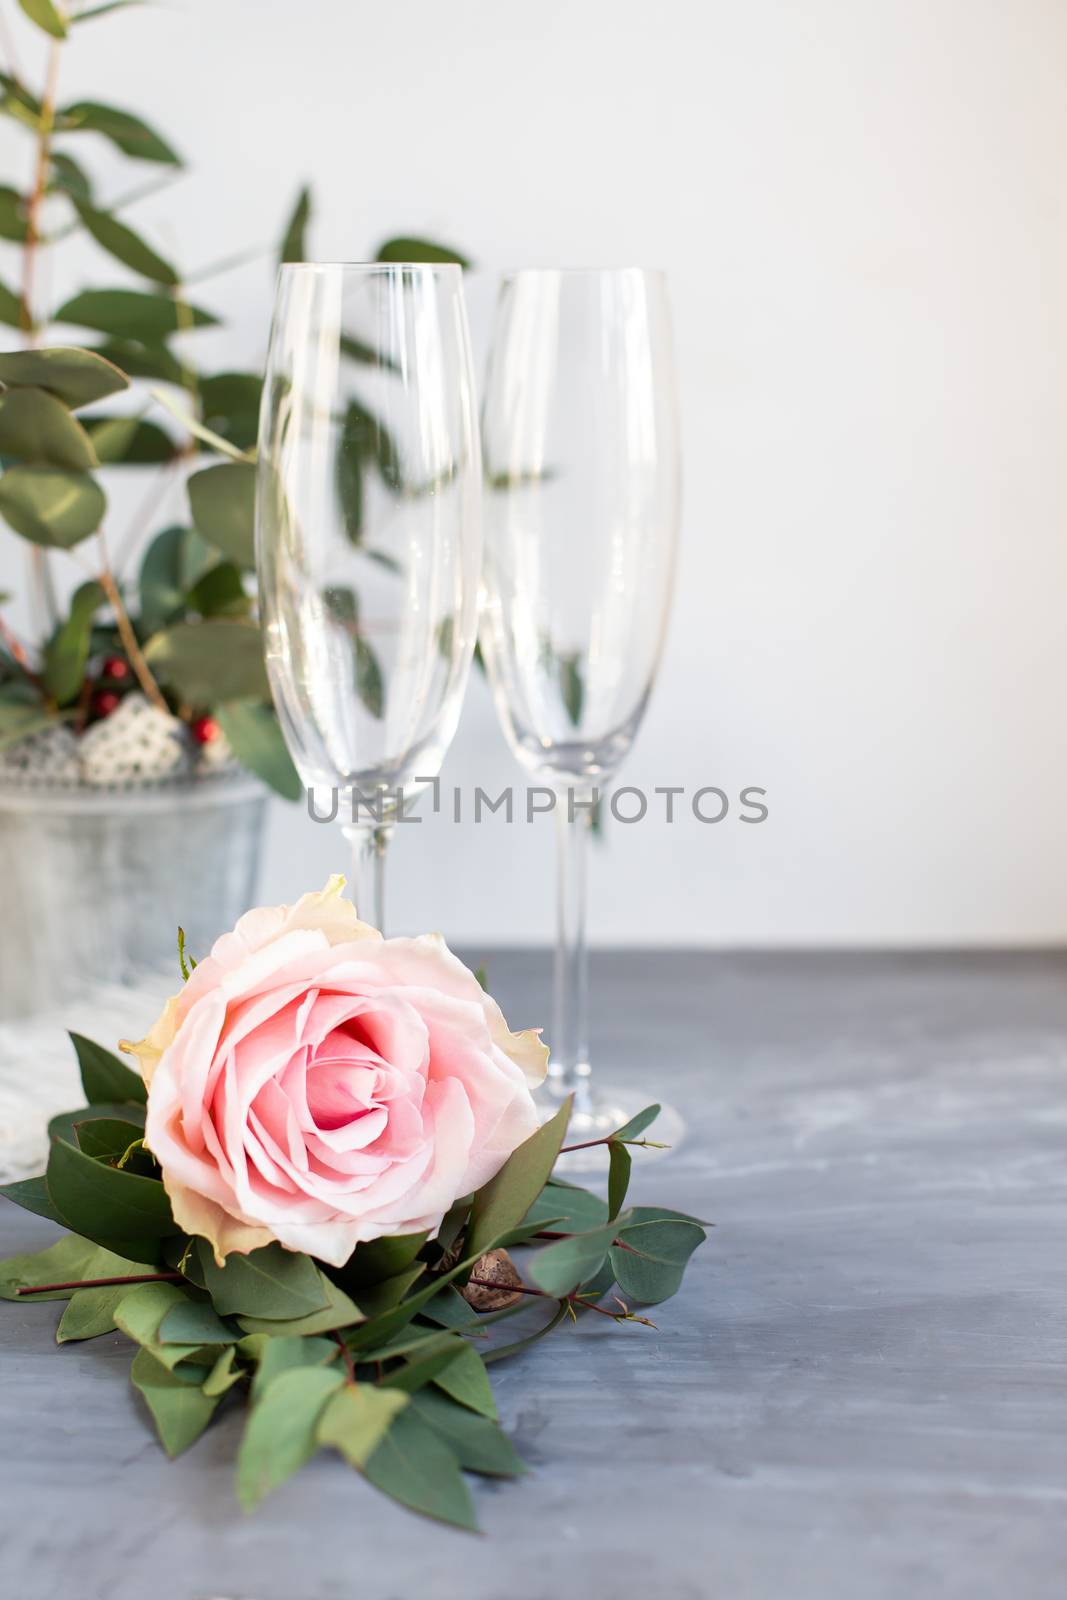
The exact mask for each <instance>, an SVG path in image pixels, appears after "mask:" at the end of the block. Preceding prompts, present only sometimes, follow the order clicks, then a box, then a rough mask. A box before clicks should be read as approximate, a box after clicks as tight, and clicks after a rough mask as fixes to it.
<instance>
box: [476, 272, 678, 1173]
mask: <svg viewBox="0 0 1067 1600" xmlns="http://www.w3.org/2000/svg"><path fill="white" fill-rule="evenodd" d="M482 450H483V456H484V470H485V485H486V496H485V520H486V553H485V562H484V585H485V597H484V610H483V622H482V633H481V638H482V648H483V651H484V654H485V658H486V664H487V668H488V672H489V679H490V683H491V686H492V692H493V698H494V701H495V704H496V709H497V713H498V716H499V718H500V721H501V724H502V725H503V729H504V733H505V736H506V738H507V740H508V743H509V744H510V746H511V748H512V750H513V751H514V753H515V755H516V756H517V757H518V759H519V761H520V762H521V764H522V765H523V767H524V768H525V769H526V771H527V772H528V773H530V774H531V775H532V776H534V777H536V778H537V779H538V780H539V781H540V782H542V783H545V784H547V785H550V786H551V787H552V788H553V789H554V791H555V795H556V808H555V809H556V822H557V828H558V850H559V871H558V902H559V905H558V913H559V927H558V939H557V946H556V961H555V1007H554V1027H553V1031H552V1035H551V1038H550V1040H549V1043H550V1046H551V1051H552V1059H551V1063H550V1066H549V1077H548V1092H549V1096H550V1098H551V1099H553V1100H556V1101H558V1099H559V1098H561V1097H562V1096H564V1095H566V1094H573V1095H574V1097H575V1102H574V1114H573V1116H572V1121H571V1130H570V1137H571V1138H572V1139H574V1138H575V1136H577V1138H578V1139H579V1140H580V1141H584V1140H587V1139H596V1138H597V1137H599V1136H601V1135H602V1134H603V1133H606V1132H610V1131H611V1129H613V1128H616V1127H619V1126H620V1125H621V1124H622V1123H624V1122H625V1121H627V1120H628V1118H629V1117H630V1116H632V1115H633V1113H634V1112H635V1111H636V1110H638V1109H640V1108H641V1107H642V1106H644V1105H646V1104H648V1103H649V1102H651V1101H656V1100H659V1098H660V1094H659V1083H658V1081H657V1078H656V1077H651V1078H650V1080H649V1081H648V1082H646V1083H645V1084H644V1085H642V1086H641V1087H640V1088H639V1089H637V1090H634V1091H631V1090H629V1089H627V1090H625V1091H623V1090H619V1089H617V1088H600V1086H599V1085H597V1086H595V1087H594V1085H593V1084H592V1083H591V1080H590V1070H591V1069H590V1061H589V1047H588V1033H587V992H588V981H587V952H586V942H585V874H586V860H585V858H586V853H587V848H588V843H589V835H590V831H591V828H590V818H591V815H592V810H591V801H592V799H593V796H594V791H596V792H597V793H599V794H601V795H602V794H603V793H604V791H605V789H606V787H607V786H608V784H609V783H610V781H611V779H612V778H613V776H614V774H615V773H616V771H617V769H618V767H619V764H620V762H621V761H622V760H623V758H624V757H625V756H626V754H627V752H628V751H629V749H630V746H631V744H632V742H633V739H634V736H635V734H636V733H637V729H638V727H639V726H640V723H641V719H642V717H643V715H644V711H645V707H646V705H647V704H648V698H649V693H650V691H651V688H652V682H653V679H654V678H655V674H656V669H657V667H658V665H659V660H660V655H661V652H662V648H663V642H664V637H665V633H666V628H667V619H668V614H669V610H670V602H671V591H672V587H673V581H674V567H675V551H676V546H677V536H678V520H679V506H680V448H679V429H678V409H677V401H676V396H675V382H674V365H673V356H672V347H671V327H670V312H669V307H668V299H667V287H666V282H665V280H664V277H663V275H662V274H661V273H658V272H647V271H644V270H641V269H637V268H624V269H618V270H610V271H601V270H577V271H556V270H540V269H531V270H526V271H520V272H515V273H513V274H511V275H509V276H507V277H506V278H505V279H504V281H503V284H502V286H501V290H500V296H499V300H498V303H497V311H496V319H495V324H494V330H493V338H492V346H491V352H490V357H489V366H488V374H487V380H486V389H485V396H484V401H483V407H482ZM656 1065H658V1064H656ZM663 1128H664V1120H663V1119H662V1118H661V1120H660V1121H659V1122H658V1123H657V1125H656V1129H654V1130H653V1135H652V1136H653V1137H655V1138H667V1137H668V1136H670V1137H671V1138H676V1136H677V1134H678V1133H679V1132H680V1129H681V1122H680V1119H678V1118H677V1116H676V1115H674V1117H673V1125H672V1126H671V1127H670V1128H669V1130H668V1131H666V1132H662V1133H661V1132H660V1130H661V1129H663ZM601 1153H602V1152H601Z"/></svg>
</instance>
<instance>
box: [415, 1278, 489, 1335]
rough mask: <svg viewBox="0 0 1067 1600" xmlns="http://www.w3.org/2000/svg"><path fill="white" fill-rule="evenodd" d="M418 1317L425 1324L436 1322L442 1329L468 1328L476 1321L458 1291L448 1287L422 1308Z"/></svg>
mask: <svg viewBox="0 0 1067 1600" xmlns="http://www.w3.org/2000/svg"><path fill="white" fill-rule="evenodd" d="M419 1315H420V1316H421V1317H423V1318H425V1320H426V1321H427V1322H436V1323H438V1324H439V1325H440V1326H441V1327H442V1328H469V1327H471V1325H472V1323H473V1322H474V1321H475V1320H476V1319H474V1318H472V1317H471V1308H470V1306H469V1305H468V1304H467V1302H466V1300H464V1298H463V1296H462V1295H461V1294H460V1292H459V1290H458V1289H455V1288H453V1287H452V1285H451V1284H449V1285H448V1287H447V1288H446V1289H442V1290H441V1292H440V1293H439V1294H436V1295H434V1297H433V1299H432V1300H431V1301H430V1302H429V1303H428V1304H427V1305H425V1306H424V1307H423V1309H422V1311H421V1312H420V1313H419Z"/></svg>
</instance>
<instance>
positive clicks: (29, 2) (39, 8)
mask: <svg viewBox="0 0 1067 1600" xmlns="http://www.w3.org/2000/svg"><path fill="white" fill-rule="evenodd" d="M19 5H20V6H21V8H22V10H23V11H24V12H25V13H26V15H27V16H28V17H29V19H30V21H31V22H36V24H37V26H38V27H39V28H40V29H41V30H42V31H43V32H44V33H47V34H50V35H51V36H52V38H53V39H65V38H66V37H67V23H66V19H65V18H64V16H63V14H62V12H61V11H60V10H59V9H58V7H57V6H56V5H55V4H54V0H19Z"/></svg>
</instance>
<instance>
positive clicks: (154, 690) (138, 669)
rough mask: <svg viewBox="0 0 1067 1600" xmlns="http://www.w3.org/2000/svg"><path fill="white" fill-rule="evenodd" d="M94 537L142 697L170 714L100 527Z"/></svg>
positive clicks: (104, 581)
mask: <svg viewBox="0 0 1067 1600" xmlns="http://www.w3.org/2000/svg"><path fill="white" fill-rule="evenodd" d="M96 539H97V544H98V545H99V547H100V587H101V589H103V591H104V593H105V595H106V596H107V599H108V604H109V605H110V606H111V609H112V611H114V613H115V626H116V628H117V629H118V630H119V638H120V639H121V640H122V647H123V649H124V650H125V652H126V654H127V656H128V657H129V661H130V666H131V667H132V668H133V672H134V676H135V677H136V679H137V682H138V683H139V684H140V685H141V688H142V690H143V691H144V694H145V697H146V698H147V699H148V700H149V701H151V703H152V705H154V706H155V708H156V710H157V711H162V712H165V713H166V715H167V716H169V715H170V707H169V706H168V705H167V702H166V700H164V698H163V694H162V691H161V689H160V687H159V685H158V683H157V682H156V680H155V678H153V676H152V672H151V669H150V668H149V665H148V662H147V661H146V660H145V658H144V654H143V652H142V650H141V646H140V645H139V644H138V642H137V635H136V633H135V632H134V629H133V623H132V622H131V621H130V614H129V612H128V611H127V610H126V606H125V603H124V601H123V598H122V595H121V594H120V593H119V586H118V584H117V583H116V582H115V575H114V573H113V572H112V570H111V561H110V559H109V557H108V551H107V540H106V539H105V538H104V530H103V528H100V529H99V530H98V531H97V535H96Z"/></svg>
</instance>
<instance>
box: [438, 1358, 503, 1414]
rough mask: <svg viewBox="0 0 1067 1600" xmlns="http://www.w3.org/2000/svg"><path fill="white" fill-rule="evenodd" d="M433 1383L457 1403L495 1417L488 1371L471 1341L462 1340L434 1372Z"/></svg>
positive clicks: (494, 1405)
mask: <svg viewBox="0 0 1067 1600" xmlns="http://www.w3.org/2000/svg"><path fill="white" fill-rule="evenodd" d="M433 1382H434V1383H435V1384H436V1386H437V1388H438V1389H443V1390H444V1392H445V1394H447V1395H450V1396H451V1397H452V1399H453V1400H455V1401H457V1402H458V1404H459V1405H462V1406H467V1407H468V1408H469V1409H470V1410H471V1411H478V1412H480V1413H481V1415H482V1416H483V1417H491V1418H492V1419H494V1420H495V1419H496V1415H497V1410H496V1401H495V1399H494V1398H493V1391H492V1388H491V1387H490V1384H489V1374H488V1373H487V1372H486V1370H485V1363H484V1362H483V1360H482V1358H481V1356H480V1355H479V1354H478V1352H477V1350H476V1349H475V1348H474V1346H473V1345H472V1344H467V1343H466V1342H465V1341H464V1343H463V1344H462V1345H461V1346H460V1352H459V1354H458V1355H457V1356H456V1357H455V1359H454V1360H453V1361H450V1362H449V1364H448V1366H447V1367H445V1369H444V1370H443V1371H442V1372H440V1373H438V1374H437V1376H436V1377H435V1378H434V1379H433Z"/></svg>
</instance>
